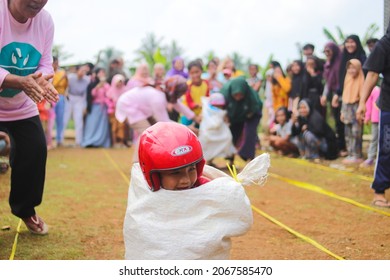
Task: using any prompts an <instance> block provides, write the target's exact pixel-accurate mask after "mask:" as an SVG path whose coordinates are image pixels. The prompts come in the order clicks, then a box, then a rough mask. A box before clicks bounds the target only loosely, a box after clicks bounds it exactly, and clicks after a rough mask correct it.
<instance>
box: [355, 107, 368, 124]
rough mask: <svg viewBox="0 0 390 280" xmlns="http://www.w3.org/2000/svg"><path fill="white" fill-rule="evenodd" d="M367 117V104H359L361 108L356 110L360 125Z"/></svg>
mask: <svg viewBox="0 0 390 280" xmlns="http://www.w3.org/2000/svg"><path fill="white" fill-rule="evenodd" d="M365 116H366V104H361V103H359V107H358V108H357V110H356V119H357V121H358V122H359V124H362V123H363V121H364V119H365Z"/></svg>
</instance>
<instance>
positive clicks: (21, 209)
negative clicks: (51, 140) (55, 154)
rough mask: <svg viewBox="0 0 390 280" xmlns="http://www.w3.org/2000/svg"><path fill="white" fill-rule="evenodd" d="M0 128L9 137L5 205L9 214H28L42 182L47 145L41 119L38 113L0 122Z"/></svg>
mask: <svg viewBox="0 0 390 280" xmlns="http://www.w3.org/2000/svg"><path fill="white" fill-rule="evenodd" d="M0 130H2V131H4V132H6V133H8V134H9V136H10V138H11V153H10V166H11V192H10V196H9V204H10V206H11V211H12V214H14V215H15V216H17V217H19V218H26V217H30V216H32V215H34V214H35V209H34V208H35V207H36V206H38V205H39V204H40V203H41V201H42V196H43V187H44V184H45V173H46V158H47V146H46V139H45V133H44V131H43V128H42V124H41V121H40V119H39V117H38V116H35V117H32V118H29V119H24V120H17V121H7V122H4V121H0Z"/></svg>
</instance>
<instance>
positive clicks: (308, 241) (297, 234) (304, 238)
mask: <svg viewBox="0 0 390 280" xmlns="http://www.w3.org/2000/svg"><path fill="white" fill-rule="evenodd" d="M227 167H228V169H229V171H230V174H231V175H232V177H233V178H234V179H235V180H236V181H237V182H238V180H237V179H236V178H237V170H236V168H235V166H234V165H233V168H231V167H230V166H229V164H227ZM234 172H235V173H234ZM251 207H252V209H253V210H254V211H255V212H257V213H258V214H260V215H262V216H263V217H265V218H266V219H268V220H270V221H271V222H273V223H274V224H276V225H278V226H280V227H281V228H284V229H285V230H287V231H288V232H290V233H291V234H293V235H295V236H296V237H298V238H300V239H302V240H303V241H305V242H307V243H309V244H311V245H313V246H314V247H316V248H317V249H319V250H321V251H322V252H324V253H326V254H328V255H330V256H332V257H334V258H335V259H337V260H343V258H342V257H340V256H338V255H336V254H335V253H332V252H331V251H329V250H328V249H326V248H325V247H324V246H322V245H321V244H319V243H318V242H316V241H315V240H313V239H311V238H310V237H307V236H305V235H303V234H301V233H299V232H297V231H295V230H293V229H292V228H290V227H288V226H286V225H285V224H283V223H281V222H279V221H278V220H276V219H275V218H273V217H271V216H270V215H268V214H267V213H265V212H263V211H261V210H260V209H258V208H256V207H255V206H253V205H251Z"/></svg>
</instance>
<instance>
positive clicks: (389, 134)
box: [371, 111, 390, 194]
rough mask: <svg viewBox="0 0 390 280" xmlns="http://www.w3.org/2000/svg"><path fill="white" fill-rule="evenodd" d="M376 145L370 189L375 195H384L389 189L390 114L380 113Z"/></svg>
mask: <svg viewBox="0 0 390 280" xmlns="http://www.w3.org/2000/svg"><path fill="white" fill-rule="evenodd" d="M378 144H379V146H378V155H377V159H376V166H375V173H374V182H373V183H372V185H371V188H372V189H374V191H375V193H377V194H384V193H385V191H386V190H387V189H388V188H390V112H384V111H381V113H380V120H379V143H378Z"/></svg>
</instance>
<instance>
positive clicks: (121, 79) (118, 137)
mask: <svg viewBox="0 0 390 280" xmlns="http://www.w3.org/2000/svg"><path fill="white" fill-rule="evenodd" d="M125 79H126V78H125V76H123V75H122V74H115V75H114V76H113V77H112V80H111V86H110V89H109V90H108V92H107V104H108V108H107V113H108V119H109V121H110V128H111V144H112V146H113V147H122V146H123V145H126V142H125V134H126V133H125V132H126V125H125V124H124V123H120V122H119V121H118V120H117V119H116V118H115V107H116V103H117V102H118V99H119V97H120V96H121V95H122V93H124V92H125V91H126V86H125Z"/></svg>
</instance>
